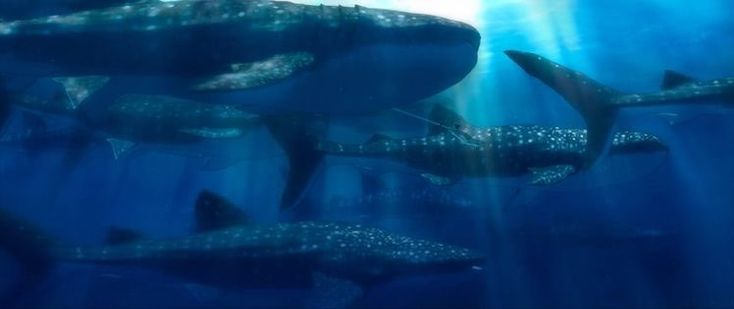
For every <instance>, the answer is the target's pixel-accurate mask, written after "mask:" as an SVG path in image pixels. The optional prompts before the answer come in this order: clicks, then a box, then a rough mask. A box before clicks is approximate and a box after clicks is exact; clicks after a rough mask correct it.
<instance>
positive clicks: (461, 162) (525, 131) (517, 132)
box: [271, 105, 667, 207]
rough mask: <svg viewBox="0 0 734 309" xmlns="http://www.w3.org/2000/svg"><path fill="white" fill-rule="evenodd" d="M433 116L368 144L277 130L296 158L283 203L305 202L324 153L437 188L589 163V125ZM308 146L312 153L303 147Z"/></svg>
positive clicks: (540, 178)
mask: <svg viewBox="0 0 734 309" xmlns="http://www.w3.org/2000/svg"><path fill="white" fill-rule="evenodd" d="M428 120H429V121H430V123H431V125H430V127H429V132H428V135H427V136H421V137H415V138H390V137H388V136H384V135H379V134H378V135H375V136H373V137H372V138H370V139H369V140H368V141H367V142H365V143H362V144H342V143H336V142H332V141H327V140H318V139H311V141H308V140H309V139H308V138H305V139H304V138H303V137H300V140H301V141H299V142H294V140H297V139H298V138H295V137H294V136H293V135H291V136H288V135H287V134H284V133H283V132H282V131H283V130H282V129H280V130H279V129H278V128H275V129H272V128H271V131H273V132H274V136H275V138H276V139H279V140H280V141H281V144H282V145H283V147H284V149H286V152H288V154H289V156H290V157H291V164H292V165H291V172H290V176H291V178H289V179H288V180H287V183H286V190H285V194H284V195H283V204H282V205H283V206H285V207H287V206H290V205H292V204H293V203H295V202H297V201H298V200H299V198H300V195H301V193H302V191H303V189H304V187H305V186H306V185H307V183H308V178H309V177H310V173H313V171H315V169H316V167H315V165H316V164H318V162H320V158H321V157H323V156H324V155H332V156H349V157H369V158H382V159H387V160H391V161H396V162H399V163H402V164H403V165H406V166H408V167H411V168H414V169H417V170H418V172H419V173H421V175H422V176H423V177H425V178H426V179H427V180H429V181H430V182H432V183H434V184H438V185H446V184H452V183H454V182H456V181H457V180H458V179H461V178H465V177H490V176H500V177H502V176H509V177H511V176H522V175H527V174H530V175H531V180H530V183H531V184H534V185H550V184H555V183H558V182H560V181H563V180H564V179H565V178H567V177H568V176H570V175H572V174H574V173H576V172H579V171H580V170H582V169H584V168H585V165H584V160H583V159H584V154H585V149H586V147H587V132H586V130H583V129H566V128H560V127H544V126H538V125H527V126H524V125H507V126H498V127H489V128H479V127H475V126H473V125H471V124H469V123H468V122H467V121H466V120H465V119H464V118H463V117H461V116H460V115H458V114H457V113H455V112H454V111H451V110H449V109H448V108H446V107H443V106H441V105H437V106H436V107H434V108H433V109H432V111H431V112H430V116H429V118H428ZM613 139H614V141H613V143H612V147H611V151H612V152H613V153H618V154H627V153H641V152H656V151H665V150H666V149H667V147H666V146H665V144H663V143H662V141H661V140H660V139H658V138H657V137H656V136H654V135H651V134H646V133H642V132H630V131H623V132H618V133H616V134H615V135H614V138H613ZM303 140H306V141H305V142H304V141H303ZM299 143H300V144H299ZM309 147H310V148H311V149H312V150H310V151H309V150H305V149H308V148H309ZM293 164H296V165H293ZM298 164H300V165H298ZM294 170H295V171H294Z"/></svg>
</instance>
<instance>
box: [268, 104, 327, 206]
mask: <svg viewBox="0 0 734 309" xmlns="http://www.w3.org/2000/svg"><path fill="white" fill-rule="evenodd" d="M312 120H313V119H305V118H300V117H289V116H272V117H268V118H266V119H264V122H265V126H266V127H267V128H268V130H269V131H270V134H271V135H272V136H273V138H275V140H276V141H277V142H278V144H279V145H280V146H281V148H283V151H284V152H285V153H286V156H287V158H288V161H289V163H290V166H289V167H288V173H287V176H286V184H285V189H284V190H283V194H282V196H281V200H280V206H281V208H290V207H292V206H294V205H296V204H298V203H299V202H300V201H301V199H302V198H303V194H304V192H305V191H306V190H307V189H308V186H309V184H310V182H311V176H312V175H313V174H314V173H315V172H316V170H317V169H318V168H319V166H320V165H321V161H323V158H324V153H323V152H322V151H320V150H318V149H317V147H316V144H317V138H316V135H317V133H315V132H314V128H316V124H317V121H312Z"/></svg>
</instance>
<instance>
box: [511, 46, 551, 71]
mask: <svg viewBox="0 0 734 309" xmlns="http://www.w3.org/2000/svg"><path fill="white" fill-rule="evenodd" d="M505 55H507V57H510V59H512V61H514V62H515V63H517V65H519V66H520V67H521V68H522V69H523V70H525V71H526V72H528V73H531V72H533V71H534V70H535V68H536V67H537V64H538V62H539V61H542V59H543V58H541V57H540V56H538V55H535V54H533V53H528V52H522V51H518V50H506V51H505Z"/></svg>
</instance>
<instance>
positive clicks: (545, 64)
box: [505, 50, 621, 166]
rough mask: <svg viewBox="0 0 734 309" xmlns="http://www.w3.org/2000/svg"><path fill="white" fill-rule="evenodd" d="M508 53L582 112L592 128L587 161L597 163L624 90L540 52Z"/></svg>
mask: <svg viewBox="0 0 734 309" xmlns="http://www.w3.org/2000/svg"><path fill="white" fill-rule="evenodd" d="M505 54H507V56H509V57H510V59H512V60H513V61H514V62H515V63H517V64H518V65H519V66H520V67H522V68H523V70H525V72H527V73H528V74H530V75H531V76H533V77H535V78H537V79H539V80H540V81H542V82H543V83H545V84H546V85H547V86H548V87H551V88H552V89H553V90H555V91H556V92H557V93H558V94H560V95H561V96H562V97H563V98H564V99H565V100H566V101H567V102H568V103H569V104H571V106H573V108H574V109H576V111H578V112H579V113H580V114H581V116H582V117H583V118H584V121H585V122H586V128H587V130H588V144H587V149H586V151H587V153H586V165H587V166H590V165H591V164H593V163H594V162H595V161H596V159H597V158H598V157H599V156H600V155H601V154H602V152H603V151H604V148H605V147H606V146H607V144H608V139H609V136H610V133H611V130H612V126H613V125H614V120H615V118H616V116H617V111H618V109H617V108H616V107H615V106H614V105H613V104H612V103H613V102H614V100H615V99H616V98H618V97H619V96H620V95H621V93H620V92H618V91H616V90H614V89H611V88H609V87H607V86H605V85H603V84H601V83H599V82H597V81H595V80H593V79H591V78H589V77H588V76H586V75H584V74H583V73H581V72H577V71H574V70H571V69H569V68H567V67H564V66H562V65H560V64H558V63H555V62H553V61H550V60H548V59H546V58H544V57H541V56H539V55H536V54H533V53H527V52H521V51H514V50H508V51H505Z"/></svg>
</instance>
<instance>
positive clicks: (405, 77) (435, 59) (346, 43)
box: [309, 6, 481, 114]
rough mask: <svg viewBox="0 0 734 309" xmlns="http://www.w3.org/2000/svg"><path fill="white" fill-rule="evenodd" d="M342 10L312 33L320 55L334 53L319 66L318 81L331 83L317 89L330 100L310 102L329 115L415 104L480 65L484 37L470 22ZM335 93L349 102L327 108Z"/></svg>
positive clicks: (417, 15)
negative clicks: (479, 57) (335, 19)
mask: <svg viewBox="0 0 734 309" xmlns="http://www.w3.org/2000/svg"><path fill="white" fill-rule="evenodd" d="M331 9H332V10H333V9H336V8H334V7H332V8H331ZM325 10H327V9H325ZM339 11H340V12H341V13H339V14H341V15H339V14H336V13H335V14H332V17H330V18H335V17H333V15H339V16H341V17H340V18H339V20H338V21H333V22H326V21H324V20H323V18H321V19H322V20H320V24H321V28H320V29H321V30H320V31H319V33H321V34H319V35H314V37H315V40H316V43H315V44H317V45H318V46H319V47H318V48H317V50H318V51H319V53H323V54H331V55H333V57H326V58H325V59H326V61H321V62H319V63H320V64H322V66H321V67H320V68H321V70H320V72H322V74H323V75H321V76H319V78H318V80H321V81H333V82H330V83H329V84H328V87H329V89H328V90H326V91H324V90H319V91H321V92H324V93H328V94H329V97H325V98H324V99H323V100H314V101H316V102H309V109H311V110H313V109H314V108H318V107H317V105H319V104H324V108H323V109H324V110H326V111H329V112H331V113H339V111H340V110H342V109H343V110H344V111H343V113H346V114H359V113H365V112H374V111H378V110H381V109H385V108H388V107H393V106H395V105H400V104H409V103H413V102H415V101H418V100H421V99H425V98H427V97H430V96H432V95H435V94H437V93H439V92H441V91H444V90H445V89H447V88H449V87H451V86H452V85H454V84H456V83H458V82H460V81H461V80H462V79H463V78H464V77H466V75H467V74H469V72H471V70H472V69H473V68H474V66H475V65H476V63H477V51H478V48H479V45H480V43H481V36H480V34H479V32H478V31H477V29H475V28H474V27H472V26H470V25H468V24H465V23H462V22H458V21H454V20H449V19H445V18H441V17H437V16H430V15H422V14H412V13H407V12H399V11H391V10H381V9H369V8H364V7H359V6H357V7H354V8H341V7H340V8H339ZM324 18H325V17H324ZM323 33H329V34H328V35H324V34H323ZM312 73H313V74H314V76H315V75H318V73H316V72H314V71H312ZM334 77H338V78H334ZM312 88H314V89H318V88H319V85H314V86H312ZM335 93H336V94H338V96H339V97H346V98H349V99H348V100H347V102H348V104H344V102H338V103H337V104H331V105H328V106H327V104H329V101H330V98H331V97H334V96H335ZM320 102H324V103H320Z"/></svg>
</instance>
